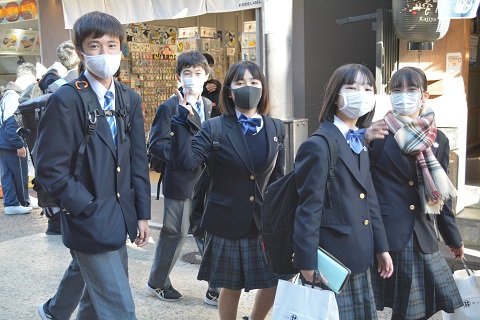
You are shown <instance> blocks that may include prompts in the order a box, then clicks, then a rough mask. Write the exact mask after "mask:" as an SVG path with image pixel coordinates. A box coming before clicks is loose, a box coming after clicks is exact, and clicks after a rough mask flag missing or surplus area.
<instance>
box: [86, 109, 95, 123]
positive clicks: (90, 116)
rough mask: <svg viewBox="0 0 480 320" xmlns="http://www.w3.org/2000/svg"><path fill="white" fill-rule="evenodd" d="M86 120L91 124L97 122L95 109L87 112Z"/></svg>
mask: <svg viewBox="0 0 480 320" xmlns="http://www.w3.org/2000/svg"><path fill="white" fill-rule="evenodd" d="M88 121H90V123H91V124H96V123H97V113H96V112H95V111H91V112H89V113H88Z"/></svg>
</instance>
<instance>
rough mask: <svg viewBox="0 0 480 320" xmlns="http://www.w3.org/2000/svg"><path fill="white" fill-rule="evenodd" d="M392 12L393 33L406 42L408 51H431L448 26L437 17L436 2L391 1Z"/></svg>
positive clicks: (419, 0)
mask: <svg viewBox="0 0 480 320" xmlns="http://www.w3.org/2000/svg"><path fill="white" fill-rule="evenodd" d="M392 10H393V26H394V29H395V33H396V35H397V37H398V38H399V39H401V40H405V41H408V50H432V49H433V42H434V41H436V40H440V39H441V38H443V37H444V36H445V34H446V33H447V31H448V27H449V25H450V20H449V19H440V18H439V17H438V11H437V0H414V1H412V0H393V1H392Z"/></svg>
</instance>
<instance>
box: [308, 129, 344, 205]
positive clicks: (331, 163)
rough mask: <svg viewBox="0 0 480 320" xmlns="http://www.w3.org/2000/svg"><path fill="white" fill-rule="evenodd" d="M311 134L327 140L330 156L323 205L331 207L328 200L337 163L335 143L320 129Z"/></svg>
mask: <svg viewBox="0 0 480 320" xmlns="http://www.w3.org/2000/svg"><path fill="white" fill-rule="evenodd" d="M313 135H315V136H319V137H322V138H324V139H325V141H327V144H328V150H329V152H330V157H329V161H328V178H327V187H326V192H325V207H326V208H331V207H332V206H331V202H330V183H331V182H332V180H333V178H335V165H336V164H337V156H338V149H337V143H336V142H335V141H333V139H332V138H330V136H328V135H327V134H326V133H324V132H323V131H321V130H320V131H319V132H317V133H314V134H313Z"/></svg>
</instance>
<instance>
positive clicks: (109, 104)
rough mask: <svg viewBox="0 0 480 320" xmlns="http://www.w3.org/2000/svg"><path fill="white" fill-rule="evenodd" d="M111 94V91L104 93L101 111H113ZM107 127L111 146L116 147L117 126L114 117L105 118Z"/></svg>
mask: <svg viewBox="0 0 480 320" xmlns="http://www.w3.org/2000/svg"><path fill="white" fill-rule="evenodd" d="M112 102H113V93H112V92H111V91H107V92H106V93H105V103H104V105H103V110H115V108H114V107H113V103H112ZM106 118H107V121H108V126H109V127H110V131H111V132H112V138H113V144H114V145H115V147H117V124H116V122H115V116H114V115H112V116H107V117H106Z"/></svg>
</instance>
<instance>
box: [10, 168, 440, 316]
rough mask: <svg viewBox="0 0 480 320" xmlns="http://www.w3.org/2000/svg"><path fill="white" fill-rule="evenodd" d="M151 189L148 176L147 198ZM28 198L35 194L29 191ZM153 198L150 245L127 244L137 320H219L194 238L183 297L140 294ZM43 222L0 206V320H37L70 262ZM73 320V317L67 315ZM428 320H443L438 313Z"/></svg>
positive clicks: (186, 253)
mask: <svg viewBox="0 0 480 320" xmlns="http://www.w3.org/2000/svg"><path fill="white" fill-rule="evenodd" d="M155 189H156V179H155V176H153V178H152V195H153V194H154V192H155ZM31 192H32V193H31V194H32V195H35V193H34V192H33V191H31ZM154 198H155V197H154V196H152V214H153V215H154V217H153V219H152V232H151V239H150V243H149V244H147V245H146V246H145V247H143V248H137V247H136V246H135V245H128V255H129V276H130V285H131V288H132V293H133V297H134V299H135V306H136V314H137V318H138V319H147V320H148V319H152V320H153V319H179V320H183V319H185V320H187V319H195V320H207V319H208V320H211V319H219V317H218V310H217V308H216V307H212V306H209V305H206V304H205V303H203V298H204V296H205V292H206V290H207V283H206V282H205V281H198V280H197V279H196V276H197V273H198V268H199V262H200V257H199V254H198V251H197V247H196V245H195V241H194V239H193V237H189V238H187V240H186V241H185V245H184V247H183V249H182V252H181V254H180V257H181V258H180V259H179V260H178V262H177V263H176V265H175V267H174V268H173V271H172V273H171V280H172V283H173V285H174V287H175V288H176V289H177V290H179V291H180V292H181V293H182V295H183V297H184V298H183V299H182V300H180V301H176V302H165V301H161V300H159V299H158V298H155V297H152V296H150V295H149V294H148V293H147V292H146V290H145V284H146V282H147V280H148V276H149V273H150V267H151V264H152V261H153V256H154V252H155V242H156V241H157V239H158V235H159V231H160V229H159V227H161V221H162V216H161V215H162V206H163V201H161V200H154ZM46 228H47V219H46V218H45V217H42V216H40V209H36V210H34V211H33V212H32V213H31V214H27V215H13V216H8V215H5V214H3V205H0V320H7V319H8V320H11V319H14V320H23V319H25V320H31V319H39V316H38V314H37V306H38V305H39V304H40V303H42V302H44V301H46V300H47V299H49V298H50V297H51V296H52V295H53V294H54V293H55V290H56V288H57V286H58V284H59V282H60V279H61V277H62V275H63V273H64V271H65V270H66V268H67V267H68V264H69V262H70V259H71V257H70V253H69V250H68V249H67V248H65V247H64V246H63V244H62V240H61V236H48V235H46V234H45V233H44V232H45V230H46ZM254 298H255V290H253V291H250V292H248V293H242V296H241V298H240V304H239V308H238V317H237V318H238V319H241V318H242V316H246V315H248V314H249V312H250V310H251V308H252V306H253V302H254ZM378 315H379V319H390V311H389V310H386V311H384V312H379V313H378ZM72 319H75V314H74V316H72ZM431 319H442V317H441V314H440V313H437V314H436V315H435V316H433V317H432V318H431Z"/></svg>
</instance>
